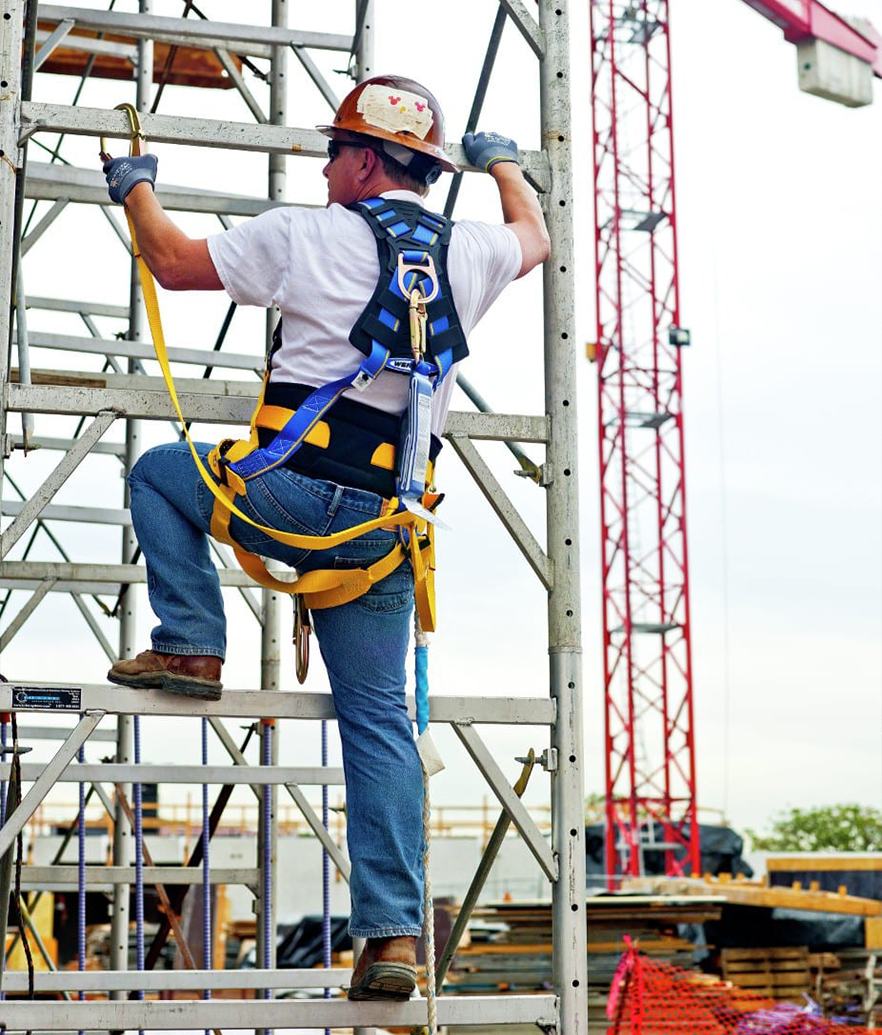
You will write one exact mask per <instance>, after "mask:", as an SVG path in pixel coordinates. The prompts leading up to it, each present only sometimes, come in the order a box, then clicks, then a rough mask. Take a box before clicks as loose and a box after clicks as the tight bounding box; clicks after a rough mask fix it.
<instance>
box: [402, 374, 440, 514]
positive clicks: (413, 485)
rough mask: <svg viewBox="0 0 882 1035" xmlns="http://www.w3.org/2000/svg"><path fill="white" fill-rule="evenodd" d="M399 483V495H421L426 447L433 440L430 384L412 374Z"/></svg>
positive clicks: (427, 457)
mask: <svg viewBox="0 0 882 1035" xmlns="http://www.w3.org/2000/svg"><path fill="white" fill-rule="evenodd" d="M405 426H406V432H405V435H404V442H403V444H402V449H401V460H400V467H399V471H398V480H399V485H400V487H401V495H402V496H422V494H423V492H424V491H425V488H426V470H427V468H428V466H429V446H430V443H431V438H432V382H431V381H430V380H429V378H428V377H426V376H425V374H420V373H418V372H417V371H414V372H413V373H412V374H411V378H410V399H409V403H408V407H407V421H406V425H405Z"/></svg>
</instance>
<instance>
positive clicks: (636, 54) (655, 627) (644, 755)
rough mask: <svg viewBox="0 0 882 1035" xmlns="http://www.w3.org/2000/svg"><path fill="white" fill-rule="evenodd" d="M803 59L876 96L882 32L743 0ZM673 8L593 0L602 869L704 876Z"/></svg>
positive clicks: (817, 79) (831, 87)
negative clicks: (649, 860) (655, 868)
mask: <svg viewBox="0 0 882 1035" xmlns="http://www.w3.org/2000/svg"><path fill="white" fill-rule="evenodd" d="M744 2H745V3H747V4H749V5H750V6H751V7H753V8H754V9H755V10H757V11H758V12H759V13H760V14H762V15H763V16H764V17H765V18H767V19H768V20H770V21H772V22H773V23H774V24H776V25H778V26H779V28H781V29H782V30H783V31H784V36H785V39H787V40H788V42H790V43H794V44H796V46H797V50H798V71H799V82H800V87H801V88H802V89H804V90H806V91H808V92H811V93H815V94H817V95H819V96H822V97H826V98H828V99H831V100H837V101H839V102H841V103H843V104H847V105H849V106H853V107H856V106H859V105H862V104H868V103H870V102H871V100H872V77H873V75H874V74H875V75H877V76H878V75H880V74H882V46H880V43H882V38H880V37H879V35H878V34H877V33H876V32H875V31H874V30H873V29H872V27H871V26H870V25H869V24H867V23H866V22H853V21H846V20H845V19H843V18H841V17H840V16H838V15H836V14H834V13H833V12H831V11H830V10H828V9H827V8H826V7H824V5H823V4H820V3H818V2H817V0H744ZM669 7H670V4H669V2H668V0H591V4H590V16H591V40H592V107H593V127H594V136H593V143H594V199H595V203H594V209H595V211H594V214H595V260H596V305H597V331H596V341H595V343H594V344H593V345H591V346H589V358H591V359H593V360H595V361H596V363H597V367H598V394H599V404H598V419H599V436H598V441H599V446H600V481H601V486H600V513H601V538H602V568H601V571H602V579H603V660H604V686H605V702H606V723H605V747H606V872H607V874H608V879H609V883H610V887H613V886H615V884H616V882H617V880H618V877H619V876H622V875H624V876H637V875H639V874H641V873H642V872H643V866H644V855H645V853H646V851H648V850H649V851H656V852H661V853H663V857H664V870H665V872H666V873H667V874H670V875H680V874H684V873H685V874H686V875H688V874H690V873H693V872H699V871H700V868H701V867H700V845H699V836H698V815H697V795H696V781H695V728H694V713H693V671H692V651H691V627H690V614H689V554H688V549H687V539H686V485H685V465H684V456H683V369H682V355H683V352H682V350H683V348H684V346H686V345H688V344H689V333H688V331H686V330H684V329H682V323H681V318H680V302H679V290H678V288H679V283H678V268H677V207H676V193H675V185H674V138H673V116H672V109H671V45H670V23H669Z"/></svg>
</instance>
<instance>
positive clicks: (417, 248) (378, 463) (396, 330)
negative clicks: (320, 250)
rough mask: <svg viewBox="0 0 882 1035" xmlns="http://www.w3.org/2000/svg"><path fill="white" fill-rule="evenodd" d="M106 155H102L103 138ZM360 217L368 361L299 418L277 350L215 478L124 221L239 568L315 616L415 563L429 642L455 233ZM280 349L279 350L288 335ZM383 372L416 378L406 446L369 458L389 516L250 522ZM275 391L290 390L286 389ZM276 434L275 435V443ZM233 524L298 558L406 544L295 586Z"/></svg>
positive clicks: (410, 216) (313, 399) (389, 217)
mask: <svg viewBox="0 0 882 1035" xmlns="http://www.w3.org/2000/svg"><path fill="white" fill-rule="evenodd" d="M119 107H120V108H122V109H124V110H125V111H126V113H127V114H128V117H129V121H130V124H131V129H132V135H131V141H132V143H131V153H132V154H133V155H138V154H140V141H141V140H142V139H144V134H143V132H142V131H141V127H140V123H139V120H138V114H137V112H136V110H135V109H134V108H133V107H132V106H131V105H128V104H126V105H119ZM101 146H102V155H105V154H106V149H105V145H104V141H103V139H102V142H101ZM107 157H109V156H107ZM351 208H352V209H353V210H354V211H357V212H359V213H360V214H361V215H362V216H363V217H364V218H365V219H366V220H367V221H368V223H369V224H370V225H371V227H372V229H373V232H374V234H375V235H376V238H377V247H378V255H379V259H380V277H379V281H378V285H377V288H376V290H375V292H374V295H373V297H372V298H371V300H370V301H369V302H368V304H367V306H366V307H365V309H364V311H363V312H362V314H361V316H360V317H359V319H358V320H357V321H356V324H355V327H354V328H353V330H352V332H351V335H350V341H351V342H352V344H353V345H355V347H356V348H357V349H359V351H361V352H362V354H363V356H364V358H363V360H362V362H361V363H360V364H359V366H358V368H357V369H356V370H354V371H353V372H352V374H351V375H349V376H347V377H344V378H341V379H339V380H337V381H332V382H330V383H329V384H326V385H323V386H322V387H320V388H317V389H314V390H312V391H310V392H309V394H308V395H307V396H306V397H305V398H304V399H303V401H302V402H300V404H299V405H297V406H296V408H290V407H288V406H284V405H277V403H276V402H275V401H269V399H268V396H270V397H272V393H273V392H274V391H275V390H276V387H277V386H274V385H272V384H271V383H270V373H271V368H272V358H273V354H274V351H275V350H274V349H273V348H271V349H270V351H269V353H268V356H267V363H266V370H265V373H264V381H263V386H262V389H261V393H260V396H259V399H258V402H257V406H256V407H255V410H254V413H253V414H252V418H251V430H250V435H249V438H248V439H247V440H244V441H236V440H229V439H227V440H224V441H223V442H220V443H219V444H218V445H217V446H216V447H215V448H214V449H213V450H212V451H211V453H210V454H209V456H208V464H209V467H210V468H211V472H212V473H213V474H214V478H212V477H211V475H210V474H209V472H208V470H206V468H205V465H204V464H203V463H202V460H201V459H200V457H199V455H198V453H197V452H196V448H195V446H194V444H193V441H192V439H191V437H190V434H189V431H188V430H187V427H188V426H187V423H186V420H185V418H184V414H183V412H182V410H181V405H180V401H179V399H178V394H177V391H176V389H175V384H174V379H173V377H172V374H171V369H170V366H169V359H168V353H167V350H166V345H165V336H164V333H163V330H162V320H161V317H160V313H159V303H158V300H157V297H156V285H155V283H154V280H153V276H152V274H151V272H150V270H149V268H148V267H147V264H146V263H145V262H144V259H143V258H142V256H141V254H140V250H139V248H138V243H137V238H136V235H135V228H134V225H133V223H132V220H131V217H130V216H128V213H127V219H128V223H129V230H130V233H131V236H132V247H133V252H134V255H135V258H136V259H137V262H138V269H139V273H140V277H141V286H142V290H143V294H144V304H145V308H146V310H147V317H148V321H149V323H150V329H151V332H152V334H153V342H154V347H155V350H156V357H157V359H158V361H159V365H160V368H161V369H162V375H163V378H164V380H165V384H166V387H167V389H168V392H169V396H170V397H171V400H172V403H173V405H174V408H175V412H176V413H177V415H178V418H179V419H180V421H181V424H182V425H183V428H184V434H185V436H186V440H187V443H188V445H189V447H190V452H191V454H192V456H193V460H194V462H195V464H196V468H197V470H198V471H199V473H200V475H201V476H202V479H203V481H204V482H205V484H206V485H207V486H208V488H209V490H210V491H211V493H212V495H213V496H214V500H215V502H214V508H213V512H212V517H211V534H212V536H213V537H214V538H215V539H217V540H219V541H220V542H223V543H227V544H228V545H230V546H231V547H232V548H233V550H234V552H235V555H236V558H237V560H238V561H239V563H240V564H241V566H242V568H243V569H244V570H245V571H246V572H247V574H248V575H249V576H250V577H251V578H252V579H254V580H255V581H256V582H258V583H259V584H260V585H262V586H264V587H266V588H268V589H272V590H275V591H277V592H282V593H287V594H291V595H294V596H295V597H296V599H297V604H298V613H299V614H301V615H304V612H305V611H306V610H308V609H320V608H326V607H336V606H339V605H340V604H345V603H348V602H350V601H352V600H356V599H357V598H358V597H360V596H362V595H363V594H365V593H367V592H368V590H369V589H370V588H371V586H373V585H375V584H376V583H378V582H380V581H381V580H382V579H384V578H386V576H387V575H390V574H391V573H392V572H393V571H395V570H396V568H398V567H399V566H400V565H401V564H402V562H403V561H404V559H405V558H406V557H409V558H410V561H411V565H412V567H413V575H414V596H415V601H416V606H417V613H418V616H419V621H420V625H421V627H422V628H423V630H424V631H425V632H431V631H433V630H434V628H435V593H434V571H435V550H434V540H433V534H432V533H433V527H432V526H433V525H434V524H436V523H440V522H438V521H437V519H436V518H435V515H434V510H435V508H436V507H437V506H438V504H439V503H440V502H441V499H442V496H441V495H440V494H437V493H434V492H430V491H428V488H427V486H428V483H429V482H430V480H431V477H432V464H431V456H433V455H434V452H435V451H436V450H433V448H432V443H431V410H432V405H431V404H432V395H433V393H434V392H435V391H436V390H437V388H438V386H439V385H440V384H441V382H442V381H443V379H444V376H445V375H446V374H447V373H448V371H449V370H450V368H451V366H452V365H453V363H454V362H456V361H457V360H459V359H461V358H462V357H463V356H465V355H467V353H468V347H467V345H466V341H465V335H464V334H463V332H462V328H461V325H460V323H459V319H458V317H457V315H456V310H455V308H454V306H453V299H452V295H451V292H450V286H449V283H448V280H447V272H446V267H447V263H446V253H447V245H448V243H449V240H450V230H451V223H450V221H449V220H447V219H445V218H444V217H443V216H440V215H436V214H434V213H429V212H426V211H425V210H423V208H422V207H421V206H420V205H417V204H414V203H412V202H405V201H398V200H396V201H389V200H386V199H383V198H374V199H370V200H367V201H363V202H359V203H357V204H356V205H353V206H351ZM405 317H406V319H407V323H406V324H405V322H404V320H405ZM275 338H276V342H275V344H276V345H278V343H279V342H280V340H281V339H280V333H279V334H277V335H276V336H275ZM384 369H388V370H390V371H395V372H397V373H399V374H403V375H406V376H408V377H409V379H410V391H409V403H408V407H407V410H406V412H405V414H404V416H403V417H402V419H401V428H400V435H399V438H398V441H397V442H395V441H391V442H390V441H385V440H384V441H382V442H380V443H379V445H378V446H377V447H376V448H375V449H374V450H373V452H372V453H371V457H370V465H371V466H373V467H376V468H377V469H378V470H380V471H381V472H386V474H387V475H391V474H392V473H393V472H394V485H395V492H394V494H392V495H391V496H390V497H388V498H387V499H386V502H385V504H384V506H383V509H382V512H381V514H380V515H379V516H378V517H377V518H374V519H372V520H370V521H365V522H362V523H360V524H358V525H354V526H352V527H351V528H348V529H344V530H343V531H341V532H337V533H334V534H331V535H325V536H317V535H315V536H314V535H301V534H299V533H293V532H283V531H281V530H279V529H275V528H272V527H269V526H266V525H262V524H260V523H259V522H257V521H254V520H253V519H252V518H250V517H249V516H248V515H247V514H245V513H243V512H242V510H240V508H239V507H238V506H237V505H236V499H237V497H239V496H246V495H247V485H248V482H249V481H250V480H251V479H253V478H255V477H258V476H259V475H260V474H263V473H264V472H266V471H269V470H272V469H273V468H275V467H279V466H282V465H289V466H294V467H295V468H296V465H297V460H296V459H295V455H296V454H297V453H298V451H299V450H300V449H301V448H305V447H306V446H307V445H308V446H312V447H317V448H318V449H320V450H321V449H325V450H328V449H329V446H330V441H331V434H332V427H333V426H334V424H335V422H336V421H337V418H335V417H333V416H332V415H330V414H329V413H328V411H329V410H330V409H331V407H332V406H334V404H335V403H336V402H337V401H338V400H339V399H340V397H341V396H342V395H343V393H344V392H346V391H347V390H349V389H355V390H356V391H363V390H364V389H365V388H366V387H367V386H368V385H369V384H371V383H372V382H373V381H374V379H375V378H376V377H377V375H378V374H379V373H380V372H381V371H382V370H384ZM278 387H279V388H280V389H281V390H282V391H284V388H283V387H282V386H278ZM292 387H296V386H292ZM353 406H357V411H359V412H360V413H361V414H362V416H365V415H366V414H367V412H368V411H372V408H370V407H367V406H362V405H357V404H355V403H353ZM341 409H342V407H341ZM377 413H378V414H379V411H377ZM386 416H388V415H385V414H380V415H379V416H378V417H376V418H372V419H374V420H379V421H380V422H382V421H383V418H384V417H386ZM340 430H345V431H346V433H347V438H348V439H349V442H350V445H351V444H352V442H356V443H357V442H358V441H360V440H361V438H362V436H360V435H359V434H358V428H357V427H356V426H355V425H354V424H353V423H352V422H351V421H344V422H343V425H342V426H341V429H340ZM268 432H270V433H274V434H272V437H271V438H268ZM312 473H313V476H320V475H318V474H317V473H316V472H312ZM215 479H217V481H216V480H215ZM218 481H219V482H220V484H218ZM390 484H391V483H390ZM233 515H235V516H236V517H237V518H239V519H240V520H241V521H244V522H245V523H246V524H248V525H251V526H252V527H253V528H257V529H258V530H260V531H261V532H263V533H264V534H265V535H267V536H269V537H271V538H272V539H275V540H276V541H277V542H280V543H284V544H285V545H286V546H291V547H293V548H294V549H299V550H310V551H312V550H332V549H335V548H336V547H338V546H341V545H342V544H343V543H346V542H349V541H350V540H352V539H356V538H358V537H359V536H362V535H366V534H368V533H369V532H372V531H375V530H376V529H380V528H383V529H393V530H394V529H397V531H398V542H397V543H396V544H395V546H394V547H393V549H392V550H391V551H390V552H389V553H388V554H387V555H386V556H385V557H382V558H380V560H378V561H376V562H374V563H373V564H371V565H369V566H368V567H366V568H356V569H333V570H322V571H310V572H305V573H304V574H302V575H300V576H299V577H298V578H297V579H296V581H293V582H292V581H284V580H282V579H277V578H276V577H274V576H273V575H272V574H270V572H269V571H268V570H267V568H266V565H265V564H264V562H263V561H262V560H261V558H260V557H258V556H257V555H256V554H253V553H250V552H248V551H247V550H245V549H244V548H243V547H241V546H240V545H239V544H238V543H237V542H236V541H235V540H234V539H233V538H232V536H231V534H230V520H231V518H232V517H233ZM307 628H308V625H307Z"/></svg>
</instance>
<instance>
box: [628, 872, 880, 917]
mask: <svg viewBox="0 0 882 1035" xmlns="http://www.w3.org/2000/svg"><path fill="white" fill-rule="evenodd" d="M622 889H623V890H626V891H633V892H636V893H642V894H645V895H676V896H679V897H681V898H683V897H686V896H688V895H697V896H699V897H701V898H704V897H706V896H707V895H720V896H722V897H723V898H724V899H725V900H726V901H727V902H729V903H731V904H733V905H741V906H757V907H761V908H764V909H807V910H809V911H812V912H818V913H839V914H841V915H844V916H862V917H865V918H868V919H870V920H872V919H873V918H877V917H882V901H878V900H876V899H872V898H860V897H859V896H857V895H849V894H848V893H847V891H846V888H845V886H844V885H843V886H842V887H840V888H839V889H838V890H837V891H823V890H821V888H820V887H819V886H818V885H817V883H814V884H812V885H810V886H809V887H808V888H803V887H802V885H801V884H800V883H799V882H796V883H795V884H794V885H792V886H791V887H778V886H769V884H768V883H767V882H766V881H750V880H746V879H745V878H744V877H742V876H740V875H739V876H736V877H730V876H729V874H727V873H721V874H720V875H719V876H718V877H711V876H705V877H703V878H701V879H698V878H694V877H690V878H685V877H635V878H633V879H630V880H626V881H623V883H622Z"/></svg>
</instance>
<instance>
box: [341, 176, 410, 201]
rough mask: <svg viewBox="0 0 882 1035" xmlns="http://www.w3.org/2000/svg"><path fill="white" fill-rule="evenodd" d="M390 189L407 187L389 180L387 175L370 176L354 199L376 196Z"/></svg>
mask: <svg viewBox="0 0 882 1035" xmlns="http://www.w3.org/2000/svg"><path fill="white" fill-rule="evenodd" d="M391 190H404V191H406V190H408V188H407V187H402V186H401V184H400V183H395V181H394V180H390V179H389V177H388V176H372V177H371V179H370V180H369V181H368V182H367V183H366V184H364V186H363V187H362V188H361V189H360V190H359V191H358V196H357V197H356V198H355V199H354V200H355V201H367V200H368V198H378V197H379V196H380V195H381V194H385V193H386V192H387V191H391ZM409 193H411V194H413V193H415V192H414V191H409ZM418 196H419V195H418Z"/></svg>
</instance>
